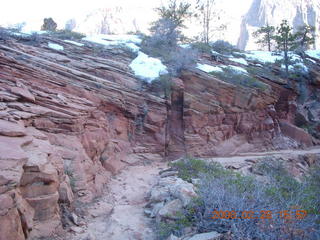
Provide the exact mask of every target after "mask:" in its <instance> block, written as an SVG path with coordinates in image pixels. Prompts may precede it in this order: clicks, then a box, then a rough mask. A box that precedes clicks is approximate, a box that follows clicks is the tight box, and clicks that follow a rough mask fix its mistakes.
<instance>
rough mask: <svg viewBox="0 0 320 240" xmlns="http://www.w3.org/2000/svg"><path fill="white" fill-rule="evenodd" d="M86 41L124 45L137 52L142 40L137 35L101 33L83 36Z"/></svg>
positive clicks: (105, 44)
mask: <svg viewBox="0 0 320 240" xmlns="http://www.w3.org/2000/svg"><path fill="white" fill-rule="evenodd" d="M82 40H84V41H88V42H93V43H98V44H101V45H104V46H124V47H127V48H129V49H130V50H131V51H132V52H135V53H137V52H138V51H139V50H140V47H138V46H137V45H139V44H141V42H142V40H141V39H140V38H139V37H138V36H137V35H106V34H99V35H95V36H91V37H85V38H82Z"/></svg>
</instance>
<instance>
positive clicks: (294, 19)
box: [238, 0, 320, 50]
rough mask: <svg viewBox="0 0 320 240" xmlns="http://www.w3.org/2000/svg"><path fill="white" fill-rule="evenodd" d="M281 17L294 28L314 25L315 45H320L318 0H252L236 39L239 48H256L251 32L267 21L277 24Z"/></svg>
mask: <svg viewBox="0 0 320 240" xmlns="http://www.w3.org/2000/svg"><path fill="white" fill-rule="evenodd" d="M283 19H286V20H288V21H289V23H290V24H291V25H292V26H294V27H295V28H297V27H299V26H301V25H303V24H309V25H312V26H315V27H316V34H317V39H316V47H317V48H319V47H320V36H319V33H320V27H319V26H320V1H318V0H282V1H276V0H253V2H252V5H251V7H250V9H249V11H248V12H247V14H246V15H245V16H244V17H243V19H242V23H241V31H240V36H239V40H238V47H239V48H240V49H247V50H250V49H257V45H256V43H255V40H254V39H253V37H252V33H253V32H254V31H255V30H256V29H257V28H259V27H262V26H264V25H266V24H267V23H269V24H270V25H279V24H280V23H281V21H282V20H283Z"/></svg>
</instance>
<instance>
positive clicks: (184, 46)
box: [179, 44, 191, 48]
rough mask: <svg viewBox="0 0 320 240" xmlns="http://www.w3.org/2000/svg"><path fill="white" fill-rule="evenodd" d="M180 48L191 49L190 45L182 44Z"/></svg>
mask: <svg viewBox="0 0 320 240" xmlns="http://www.w3.org/2000/svg"><path fill="white" fill-rule="evenodd" d="M179 46H180V47H182V48H190V47H191V46H190V44H180V45H179Z"/></svg>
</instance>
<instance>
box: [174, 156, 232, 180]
mask: <svg viewBox="0 0 320 240" xmlns="http://www.w3.org/2000/svg"><path fill="white" fill-rule="evenodd" d="M170 165H171V167H173V168H175V169H176V170H178V172H179V174H178V176H179V177H180V178H182V179H183V180H185V181H188V182H191V179H192V178H198V177H199V176H200V175H201V174H210V176H212V177H218V176H224V175H228V174H233V172H231V171H230V170H227V169H225V168H223V167H222V166H221V165H220V164H217V163H215V162H212V163H206V162H204V161H203V160H200V159H196V158H186V159H184V160H181V161H178V162H175V163H171V164H170Z"/></svg>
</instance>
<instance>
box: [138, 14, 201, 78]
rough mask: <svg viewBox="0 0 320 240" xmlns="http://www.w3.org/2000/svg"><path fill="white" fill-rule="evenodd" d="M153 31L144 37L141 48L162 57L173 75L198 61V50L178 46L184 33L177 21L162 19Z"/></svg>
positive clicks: (154, 55)
mask: <svg viewBox="0 0 320 240" xmlns="http://www.w3.org/2000/svg"><path fill="white" fill-rule="evenodd" d="M151 31H152V36H150V37H145V38H144V39H143V41H142V44H141V49H142V51H143V52H144V53H146V54H148V55H150V56H152V57H156V58H160V59H161V60H162V61H163V62H164V64H166V65H167V66H168V70H169V74H170V75H171V76H179V75H180V73H181V71H182V70H183V69H186V68H187V67H189V66H190V65H192V64H194V63H195V62H196V59H197V55H198V54H197V51H195V50H194V49H191V48H181V47H179V46H178V42H180V41H181V40H182V39H183V35H182V34H181V32H180V30H179V28H177V25H176V23H175V22H173V21H171V20H170V19H160V20H158V21H157V22H156V23H155V24H154V26H153V27H152V29H151Z"/></svg>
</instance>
